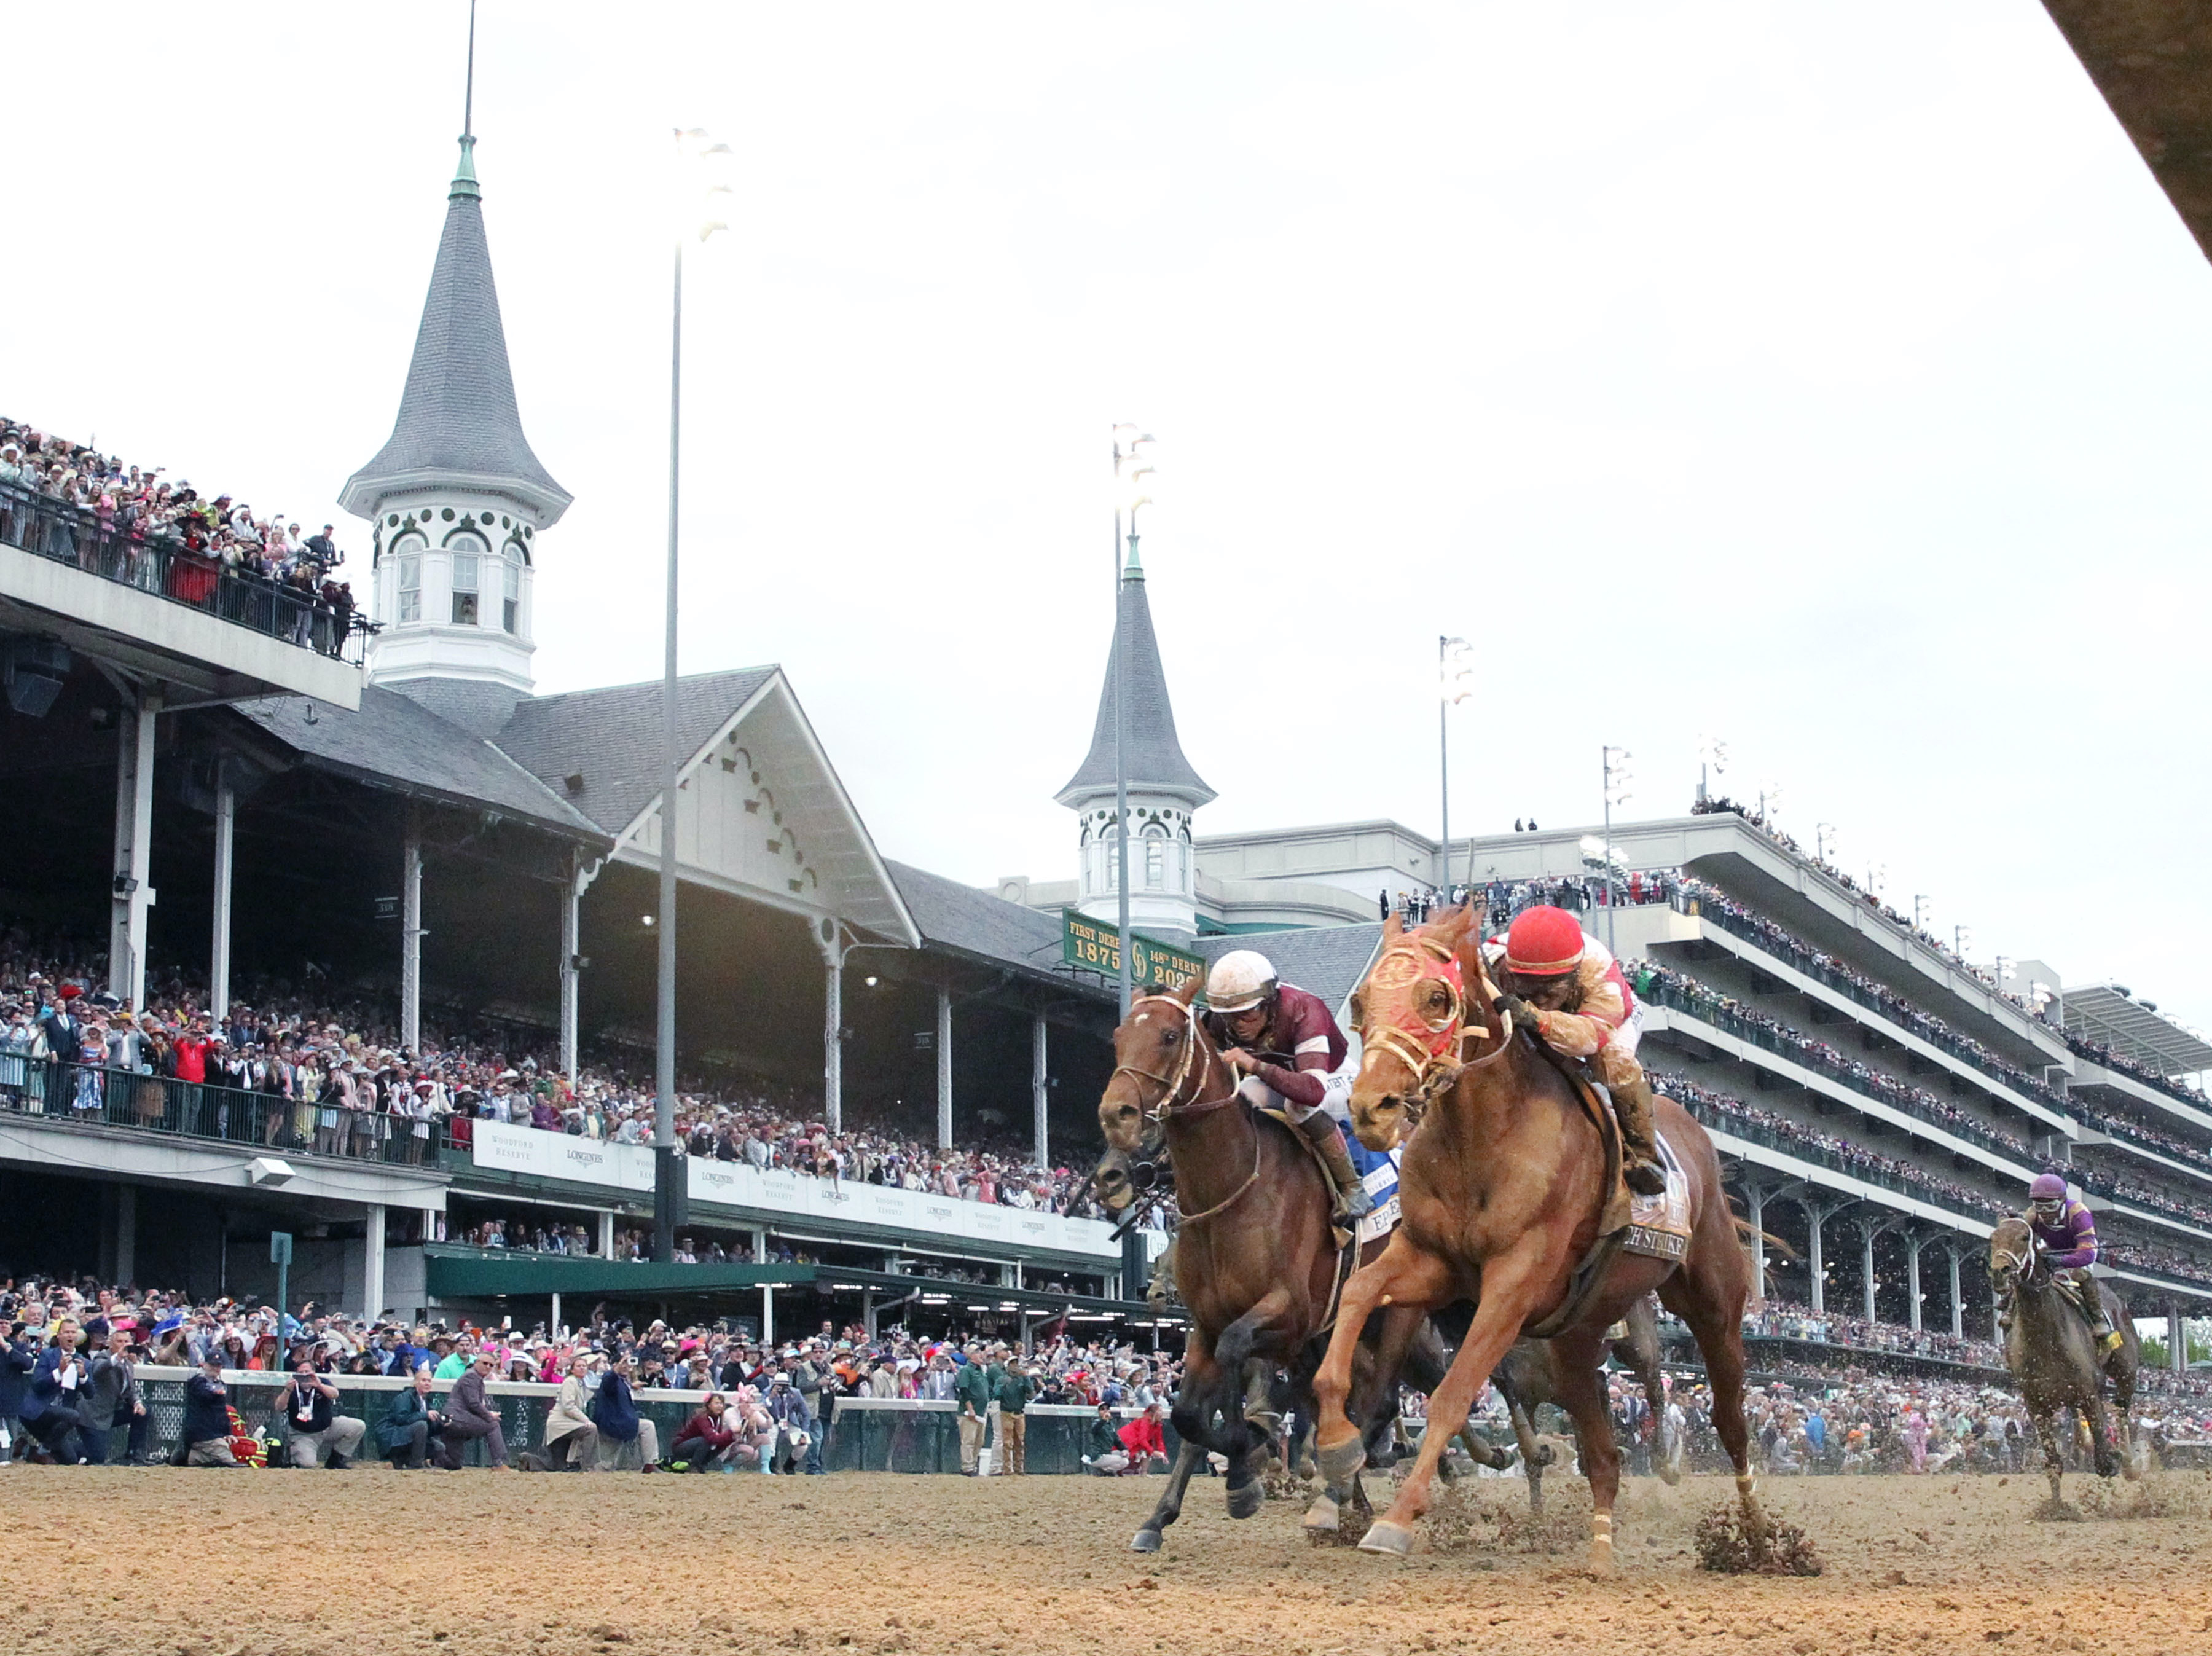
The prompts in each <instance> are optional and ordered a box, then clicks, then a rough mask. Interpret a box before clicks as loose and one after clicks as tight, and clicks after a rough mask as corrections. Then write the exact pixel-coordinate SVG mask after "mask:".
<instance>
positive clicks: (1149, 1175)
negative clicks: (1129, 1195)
mask: <svg viewBox="0 0 2212 1656" xmlns="http://www.w3.org/2000/svg"><path fill="white" fill-rule="evenodd" d="M1159 1182H1160V1170H1159V1169H1158V1168H1157V1167H1155V1166H1152V1163H1151V1162H1149V1161H1140V1162H1139V1163H1138V1164H1137V1165H1136V1166H1133V1167H1132V1168H1130V1169H1129V1184H1130V1185H1131V1187H1132V1188H1133V1189H1135V1190H1151V1189H1152V1186H1153V1185H1155V1184H1158V1183H1159Z"/></svg>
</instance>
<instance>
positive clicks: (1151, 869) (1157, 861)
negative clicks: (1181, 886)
mask: <svg viewBox="0 0 2212 1656" xmlns="http://www.w3.org/2000/svg"><path fill="white" fill-rule="evenodd" d="M1167 880H1168V843H1167V841H1166V839H1165V838H1164V837H1162V836H1161V835H1159V834H1158V833H1149V834H1146V836H1145V889H1146V891H1148V892H1157V891H1159V890H1161V889H1163V888H1164V886H1166V885H1167Z"/></svg>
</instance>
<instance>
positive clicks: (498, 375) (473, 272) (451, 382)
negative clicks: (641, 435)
mask: <svg viewBox="0 0 2212 1656" xmlns="http://www.w3.org/2000/svg"><path fill="white" fill-rule="evenodd" d="M462 173H463V174H464V176H463V177H462V178H458V179H456V180H454V181H453V194H452V195H451V196H450V197H449V198H447V203H446V229H445V234H443V235H442V236H441V237H440V238H439V240H438V259H437V263H436V264H435V265H433V266H432V267H431V271H430V293H429V297H428V299H426V300H425V301H423V305H422V327H421V328H420V330H419V331H418V332H416V336H415V356H414V360H413V361H412V362H410V363H409V365H408V368H407V387H406V390H405V391H404V392H403V393H401V395H400V399H399V418H398V421H397V422H396V423H394V424H393V426H392V438H391V441H388V442H386V444H385V445H384V447H382V448H381V449H380V450H378V451H377V455H376V458H375V459H374V460H371V461H369V463H368V465H366V466H362V468H361V470H360V471H358V472H355V473H354V474H353V476H352V477H351V478H348V479H347V480H346V485H345V487H344V489H343V490H341V491H340V492H339V495H338V501H339V503H340V504H341V505H343V507H344V508H345V509H346V510H348V511H349V512H353V513H356V514H359V515H361V516H364V517H366V516H371V515H373V514H374V512H375V510H376V501H377V498H378V491H379V490H380V487H388V486H393V485H404V484H411V483H416V482H438V481H452V482H453V483H457V484H477V485H479V486H488V487H499V486H501V485H505V486H506V488H507V492H510V493H513V494H514V495H516V496H518V497H519V498H520V499H521V500H523V501H524V502H525V503H526V504H528V505H530V506H532V507H533V508H535V509H536V510H537V511H538V513H539V514H540V515H541V519H542V521H543V522H544V523H546V524H550V523H553V522H556V521H558V520H559V518H560V516H561V514H562V513H563V512H565V511H566V510H568V501H569V496H568V490H565V489H563V488H562V486H561V485H560V484H557V483H556V482H554V481H553V478H552V476H551V474H550V473H549V472H547V471H546V470H545V468H544V466H541V465H539V464H538V456H537V455H536V454H533V453H532V452H531V447H530V440H529V439H528V438H526V437H525V436H524V435H522V416H521V413H520V411H519V410H518V409H517V408H516V406H515V402H514V375H513V372H512V371H511V370H510V369H509V368H508V366H507V330H506V328H505V327H504V326H502V325H501V321H500V316H499V291H498V289H496V288H495V286H494V285H493V283H492V274H491V248H490V247H489V244H488V243H487V242H486V241H485V240H484V225H483V202H482V201H481V200H480V199H479V198H478V197H477V186H476V183H475V180H474V178H473V177H472V176H470V174H471V168H470V167H469V161H468V156H467V155H466V153H465V151H464V154H463V156H462Z"/></svg>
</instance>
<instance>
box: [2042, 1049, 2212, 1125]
mask: <svg viewBox="0 0 2212 1656" xmlns="http://www.w3.org/2000/svg"><path fill="white" fill-rule="evenodd" d="M2060 1033H2061V1036H2062V1038H2063V1039H2064V1041H2065V1043H2066V1044H2067V1046H2068V1047H2069V1048H2070V1049H2071V1050H2072V1051H2073V1053H2074V1056H2075V1057H2077V1058H2087V1060H2088V1061H2089V1062H2091V1063H2093V1064H2101V1065H2102V1066H2103V1067H2104V1068H2106V1069H2117V1070H2118V1071H2119V1072H2120V1073H2121V1074H2122V1075H2128V1076H2130V1077H2132V1078H2133V1079H2135V1080H2136V1081H2141V1082H2142V1084H2143V1085H2144V1086H2145V1087H2154V1088H2155V1089H2156V1090H2157V1091H2159V1092H2160V1093H2165V1094H2166V1097H2168V1098H2170V1099H2177V1100H2179V1102H2180V1103H2183V1104H2186V1105H2191V1106H2192V1107H2194V1108H2196V1109H2198V1110H2202V1109H2203V1108H2205V1107H2206V1100H2205V1097H2204V1094H2203V1093H2200V1092H2198V1091H2197V1089H2196V1088H2195V1087H2190V1086H2187V1085H2186V1084H2185V1083H2183V1082H2181V1081H2176V1080H2174V1079H2173V1077H2172V1076H2171V1075H2165V1074H2162V1073H2161V1072H2160V1071H2158V1070H2156V1069H2154V1068H2151V1067H2150V1066H2149V1065H2148V1064H2147V1063H2144V1062H2142V1061H2141V1060H2140V1059H2137V1058H2132V1057H2130V1056H2128V1055H2127V1054H2126V1053H2124V1052H2120V1051H2117V1050H2114V1049H2113V1048H2112V1047H2109V1046H2107V1045H2106V1044H2104V1042H2102V1041H2093V1040H2091V1039H2089V1038H2087V1036H2084V1035H2080V1034H2076V1033H2075V1032H2074V1031H2072V1030H2070V1029H2069V1030H2063V1031H2061V1032H2060Z"/></svg>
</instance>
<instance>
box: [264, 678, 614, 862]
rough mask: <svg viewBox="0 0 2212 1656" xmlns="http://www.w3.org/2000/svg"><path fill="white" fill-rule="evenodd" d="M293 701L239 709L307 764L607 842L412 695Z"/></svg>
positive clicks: (377, 692) (516, 767) (375, 693)
mask: <svg viewBox="0 0 2212 1656" xmlns="http://www.w3.org/2000/svg"><path fill="white" fill-rule="evenodd" d="M310 706H311V703H307V702H305V701H302V700H301V699H300V698H298V697H289V696H288V697H271V698H270V700H268V701H264V702H246V703H240V704H239V706H238V709H237V710H238V713H239V715H240V716H241V717H243V718H247V719H251V720H252V721H253V722H254V723H255V724H257V725H258V726H260V727H261V728H262V729H264V730H265V731H267V732H268V733H269V734H270V735H272V736H274V737H275V738H276V740H279V741H281V742H283V744H284V745H285V746H288V747H289V748H291V749H292V750H293V751H294V752H296V753H298V754H300V755H301V757H303V758H306V759H307V761H308V762H309V763H311V764H317V765H319V766H320V767H322V768H323V769H325V770H331V771H335V772H337V773H338V774H340V775H343V776H351V777H354V778H355V779H356V780H359V781H363V782H373V783H379V784H382V785H386V786H390V785H392V784H395V783H396V784H397V785H398V787H399V788H400V789H401V790H402V791H404V792H408V793H416V794H422V795H427V796H429V797H432V798H435V799H439V800H442V801H447V802H448V803H450V804H454V805H460V806H465V807H471V808H472V809H477V810H481V809H483V807H486V806H490V807H493V808H495V809H496V810H499V811H501V812H503V813H507V814H508V815H510V816H513V817H518V818H521V819H525V820H527V821H529V822H532V823H534V824H537V825H540V826H542V827H545V828H550V829H553V830H556V831H559V832H561V833H563V834H566V835H568V836H569V837H573V838H583V839H588V840H591V841H592V842H594V843H597V842H600V841H603V840H605V838H607V836H606V835H605V834H602V833H601V832H600V831H599V828H598V826H597V825H595V824H593V823H592V820H591V819H589V818H588V817H586V816H585V815H584V814H583V813H581V812H580V811H578V810H576V809H575V808H574V807H573V806H571V805H569V804H568V801H565V800H563V799H562V798H561V796H560V795H558V794H556V793H555V792H554V791H553V790H552V789H551V788H547V787H546V786H545V785H544V783H543V782H540V781H538V778H537V777H535V776H532V775H531V774H530V772H529V771H527V770H525V769H523V767H522V766H521V765H520V764H516V763H515V762H514V761H513V759H511V758H508V757H507V755H506V754H504V753H502V752H500V751H499V749H497V748H496V747H494V746H492V745H491V744H490V743H489V741H486V740H484V739H483V737H481V736H478V735H475V734H471V733H470V732H469V731H466V730H464V729H462V728H460V727H459V725H455V724H451V723H448V722H447V721H446V720H444V719H441V718H440V717H439V716H438V715H436V714H435V713H433V712H431V711H430V710H429V709H428V708H426V707H424V706H422V704H421V703H418V702H416V701H415V700H413V699H412V698H411V697H406V696H403V695H401V694H400V693H399V692H398V691H395V690H388V689H386V688H385V687H383V686H382V685H362V691H361V709H360V710H359V711H358V712H355V713H347V712H343V711H342V710H340V709H334V708H317V709H314V722H313V724H310V723H308V722H307V713H308V709H309V708H310Z"/></svg>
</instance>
